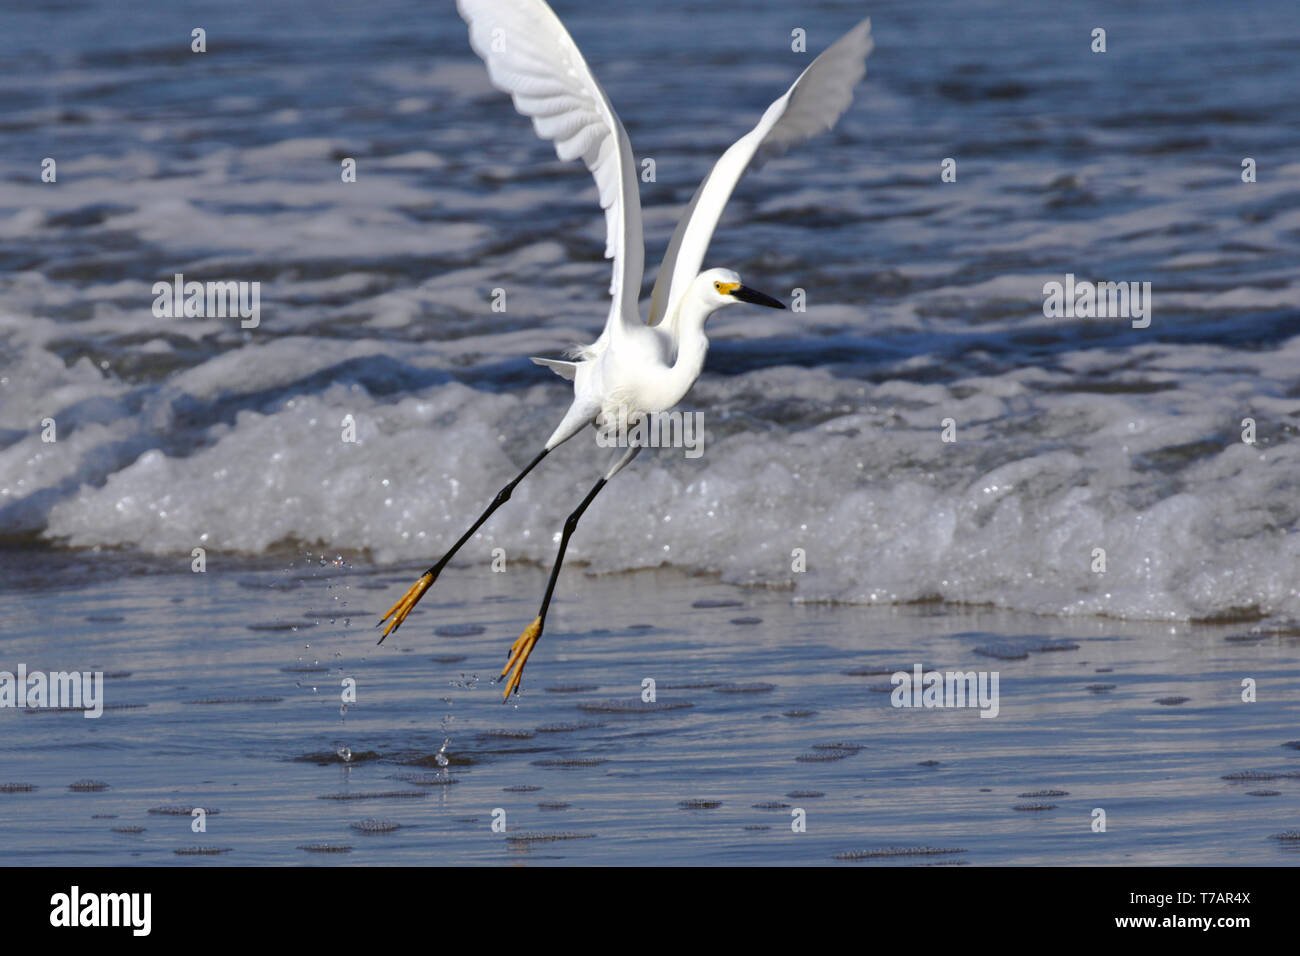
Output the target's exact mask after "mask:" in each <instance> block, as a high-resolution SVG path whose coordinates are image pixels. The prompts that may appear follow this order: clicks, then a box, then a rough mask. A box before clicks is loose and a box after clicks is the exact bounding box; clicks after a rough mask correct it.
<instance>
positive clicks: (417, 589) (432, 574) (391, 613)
mask: <svg viewBox="0 0 1300 956" xmlns="http://www.w3.org/2000/svg"><path fill="white" fill-rule="evenodd" d="M549 451H550V449H548V448H543V449H542V450H541V451H540V452H538V453H537V457H536V458H534V459H533V460H532V461H530V462H529V463H528V464H527V465H526V466H524V470H523V471H521V472H520V473H519V474H518V475H516V476H515V477H514V479H513V480H512V481H510V482H508V483H507V484H506V486H505V487H504V488H502V489H501V490H500V491H498V492H497V496H496V497H495V498H493V499H492V503H491V504H490V505H488V506H487V510H486V511H484V512H483V513H482V514H481V515H479V516H478V520H477V521H475V522H474V523H473V524H472V525H470V529H469V530H468V531H466V532H465V533H464V534H463V535H461V536H460V540H459V541H457V542H456V543H455V544H453V545H452V546H451V549H450V550H449V551H448V552H447V553H446V554H444V555H443V556H442V557H441V558H439V559H438V563H437V564H435V565H434V566H433V567H431V568H429V570H428V571H425V572H424V574H422V575H420V578H419V580H418V581H416V582H415V583H414V584H413V585H411V587H410V589H409V590H408V591H407V592H406V593H405V594H404V595H402V598H401V600H399V601H398V602H397V603H396V604H394V605H393V606H392V607H391V608H389V609H388V613H387V614H385V615H384V616H383V617H381V618H380V619H379V624H383V623H384V621H387V620H388V619H389V618H390V617H392V619H393V621H392V623H391V624H389V625H388V627H386V628H385V629H384V633H383V635H382V636H381V637H380V638H379V643H380V644H382V643H384V638H386V637H388V635H389V634H391V633H393V631H395V630H397V629H398V628H399V627H401V626H402V622H403V621H405V620H406V616H407V615H408V614H410V613H411V608H413V607H415V605H416V604H417V603H419V600H420V598H422V597H424V592H425V591H427V590H429V588H430V586H432V584H433V582H434V581H435V580H437V578H438V575H439V574H441V573H442V569H443V568H445V567H446V566H447V562H448V561H450V560H451V559H452V557H453V556H454V555H455V554H456V552H457V551H459V550H460V549H461V548H462V547H464V545H465V542H466V541H468V540H469V539H470V538H472V537H474V532H475V531H477V530H478V529H479V528H480V527H481V526H482V524H483V522H484V521H487V519H488V518H490V517H491V516H492V512H494V511H496V510H497V509H498V508H500V507H501V506H502V505H503V504H505V503H506V502H507V501H509V500H510V495H511V493H512V492H513V491H514V490H515V486H516V485H518V484H519V482H521V481H523V480H524V478H525V477H526V476H527V474H528V473H529V472H530V471H532V470H533V469H534V468H536V467H537V463H538V462H540V461H541V460H542V459H543V458H545V457H546V455H547V453H548V452H549ZM379 624H376V625H375V627H378V626H379Z"/></svg>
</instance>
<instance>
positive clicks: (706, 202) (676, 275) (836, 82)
mask: <svg viewBox="0 0 1300 956" xmlns="http://www.w3.org/2000/svg"><path fill="white" fill-rule="evenodd" d="M871 48H872V42H871V21H870V20H863V21H862V22H861V23H859V24H858V25H857V26H855V27H854V28H853V29H851V30H850V31H849V32H848V33H846V34H844V36H842V37H840V38H839V39H838V40H836V41H835V42H834V43H833V44H831V46H830V47H828V48H827V49H826V50H825V51H823V52H822V54H821V56H819V57H817V59H815V60H813V61H812V63H811V64H809V66H808V68H807V69H806V70H804V71H803V73H801V74H799V78H798V79H797V80H795V81H794V85H793V86H791V87H790V89H789V90H787V91H786V94H785V95H784V96H782V97H781V98H780V99H779V100H777V101H776V102H775V103H773V104H772V105H771V106H769V107H768V108H767V110H766V111H765V112H764V113H763V118H762V119H760V120H759V121H758V125H757V126H755V127H754V128H753V129H752V130H750V131H749V132H748V133H746V134H745V135H744V136H742V137H741V138H740V139H738V140H736V142H735V143H733V144H732V146H731V148H730V149H728V150H727V151H726V152H725V153H723V154H722V157H721V158H720V159H719V160H718V161H717V162H716V163H714V164H713V169H711V170H710V171H709V174H708V175H707V176H706V177H704V182H702V183H700V188H699V189H697V190H696V191H695V195H694V196H693V197H691V203H690V205H689V206H688V207H687V208H686V212H685V213H684V214H683V216H682V218H681V221H680V222H678V223H677V228H676V229H675V230H674V231H673V237H672V239H671V240H670V241H669V243H668V252H667V253H666V254H665V255H664V263H663V265H662V266H661V267H660V268H659V275H658V277H657V278H656V279H655V287H654V292H653V293H651V296H650V320H649V321H650V324H651V325H657V324H659V323H660V322H661V321H662V320H663V318H664V317H665V316H668V315H672V314H673V312H674V310H676V308H677V306H678V305H679V304H680V303H681V300H682V296H684V295H685V294H686V287H687V286H689V285H690V284H691V282H693V281H694V279H695V277H696V276H697V275H699V274H700V266H701V265H702V264H703V263H704V255H705V253H706V252H708V250H709V241H710V240H711V239H712V238H713V230H714V229H716V228H717V225H718V220H719V219H720V218H721V217H722V210H723V208H724V207H725V206H726V205H727V200H728V199H730V198H731V193H732V190H734V189H735V188H736V183H738V182H739V181H740V177H741V176H743V175H744V174H745V170H746V169H748V168H749V167H750V166H751V165H752V166H754V167H755V168H757V167H758V166H760V165H761V164H762V163H763V161H764V160H766V159H767V158H768V157H770V156H776V155H780V154H781V153H783V152H785V151H786V150H787V149H788V148H789V147H791V146H793V145H794V144H796V143H802V142H803V141H804V140H806V139H810V138H811V137H813V136H815V135H817V134H818V133H820V132H823V131H824V130H828V129H830V128H831V127H832V126H834V125H835V123H836V122H837V121H838V120H839V118H840V117H841V116H842V115H843V114H844V111H845V110H847V109H848V108H849V104H850V103H851V102H852V101H853V87H855V86H857V84H858V81H859V80H861V79H862V77H863V76H864V75H865V74H866V72H867V63H866V61H867V56H868V55H869V54H870V53H871Z"/></svg>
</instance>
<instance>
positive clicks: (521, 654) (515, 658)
mask: <svg viewBox="0 0 1300 956" xmlns="http://www.w3.org/2000/svg"><path fill="white" fill-rule="evenodd" d="M541 636H542V619H541V618H540V617H537V618H533V623H532V624H529V625H528V626H527V627H526V628H524V633H522V634H520V635H519V640H517V641H515V642H514V644H512V645H511V646H510V659H509V660H508V661H506V666H505V667H503V668H501V677H498V678H497V680H501V679H502V678H503V677H505V676H506V673H507V672H510V679H509V680H508V681H506V690H505V693H504V694H502V695H501V699H502V700H509V699H510V695H511V694H513V693H517V692H518V690H519V680H520V678H521V677H523V676H524V665H525V664H527V663H528V655H529V654H531V653H532V652H533V648H534V647H536V646H537V639H538V638H539V637H541ZM511 668H514V670H513V671H511Z"/></svg>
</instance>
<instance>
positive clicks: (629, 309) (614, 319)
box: [376, 0, 872, 700]
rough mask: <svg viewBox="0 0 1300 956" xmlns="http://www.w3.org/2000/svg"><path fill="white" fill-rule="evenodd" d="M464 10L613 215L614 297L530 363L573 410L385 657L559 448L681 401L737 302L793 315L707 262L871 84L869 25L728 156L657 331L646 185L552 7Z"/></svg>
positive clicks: (394, 616)
mask: <svg viewBox="0 0 1300 956" xmlns="http://www.w3.org/2000/svg"><path fill="white" fill-rule="evenodd" d="M457 8H458V9H459V11H460V15H461V16H462V17H463V18H464V20H465V22H466V23H468V24H469V39H470V45H471V46H472V47H473V48H474V52H475V53H477V54H478V55H479V56H480V57H482V59H483V61H484V63H486V64H487V69H488V75H489V77H490V78H491V80H492V83H493V85H494V86H496V87H497V88H498V89H500V90H502V91H504V92H506V93H509V94H510V95H511V97H512V99H513V100H514V105H515V109H517V110H518V111H519V112H520V113H522V114H523V115H524V116H527V117H529V118H530V119H531V120H532V121H533V127H534V129H535V130H536V131H537V134H538V135H539V136H541V137H542V138H543V139H546V140H550V141H553V142H554V144H555V151H556V154H557V155H558V156H559V157H560V159H563V160H571V159H576V158H578V157H582V160H583V162H584V163H585V164H586V166H587V169H588V170H590V171H591V174H592V175H593V176H594V177H595V180H596V186H597V189H598V191H599V194H600V205H601V207H602V208H603V209H604V210H605V227H606V245H605V257H606V258H610V259H613V260H614V263H613V279H612V281H611V282H610V287H609V293H610V295H611V296H612V297H613V301H612V303H611V304H610V309H609V317H608V318H607V319H606V321H605V328H604V331H602V332H601V334H600V337H599V338H597V339H596V341H595V342H594V343H592V344H591V345H588V346H584V347H581V348H578V349H575V350H574V351H573V353H572V355H571V357H572V360H571V361H565V360H558V359H544V358H534V359H533V361H534V362H536V363H537V364H539V365H543V366H545V367H547V368H549V369H551V370H552V371H554V372H555V373H556V374H558V375H561V376H563V377H564V378H566V379H570V380H571V381H572V382H573V403H572V404H571V405H570V406H569V410H568V412H567V413H566V414H565V416H564V418H563V420H562V421H561V422H560V424H559V425H558V426H557V427H556V429H555V431H554V432H552V433H551V437H550V438H548V439H547V440H546V444H545V445H544V446H543V447H542V450H541V451H540V452H538V453H537V456H536V457H535V458H533V460H532V461H530V462H529V463H528V464H527V466H525V467H524V470H523V471H521V472H520V473H519V474H518V475H516V476H515V478H514V479H513V480H511V481H510V482H509V483H508V484H507V485H506V486H505V487H504V488H502V489H501V490H500V491H499V492H498V493H497V496H496V497H495V498H494V499H492V503H491V504H489V505H488V507H487V510H485V511H484V512H483V513H482V514H481V515H479V518H478V520H477V521H475V522H474V524H473V525H471V526H470V529H469V530H468V531H466V532H465V533H464V534H463V535H461V537H460V539H459V540H458V541H457V542H456V543H455V544H453V545H452V546H451V549H450V550H449V551H448V552H447V553H446V554H444V555H443V556H442V557H441V558H440V559H439V560H438V563H437V564H435V565H434V566H433V567H431V568H429V570H428V571H426V572H424V574H423V575H421V576H420V578H419V580H417V581H416V582H415V584H413V585H412V586H411V588H410V589H409V590H408V591H407V592H406V593H405V594H404V595H403V596H402V598H401V600H399V601H398V602H397V603H396V604H394V605H393V606H392V607H391V608H389V610H388V613H387V614H385V615H384V616H383V618H381V619H380V621H379V624H380V625H382V624H383V623H384V621H389V624H388V627H386V628H385V629H384V633H383V635H382V636H381V637H380V638H379V642H380V643H381V644H382V643H383V641H384V638H386V637H388V635H389V634H391V633H392V632H393V631H395V630H397V628H399V627H400V626H401V624H402V622H403V621H404V620H406V616H407V615H408V614H410V613H411V609H412V608H413V607H415V605H416V603H417V602H418V601H419V600H420V598H421V597H423V596H424V593H425V592H426V591H427V590H429V588H430V586H432V584H433V582H434V581H435V580H436V579H437V577H438V574H439V573H440V572H441V571H442V569H443V568H444V567H445V566H446V564H447V562H448V561H450V560H451V558H452V556H453V555H454V554H456V552H457V551H459V550H460V548H461V547H462V546H463V545H464V544H465V542H467V541H468V540H469V539H470V538H471V537H472V536H473V534H474V533H475V532H476V531H477V530H478V529H479V527H480V526H481V525H482V524H483V522H485V521H486V520H487V519H488V518H489V517H490V516H491V515H492V513H493V512H494V511H496V510H497V508H499V507H501V505H503V504H505V503H506V502H507V501H509V500H510V495H511V492H513V491H514V489H515V487H516V486H517V485H518V484H519V483H520V482H521V481H523V480H524V478H525V477H526V476H527V475H528V473H529V472H531V471H532V470H533V469H534V468H535V467H537V465H538V463H539V462H540V461H541V460H542V459H543V458H545V457H546V456H547V454H549V453H550V452H551V451H552V449H554V448H555V447H556V446H557V445H560V444H562V443H563V442H566V441H568V440H569V439H570V438H572V437H573V436H574V435H576V434H578V432H580V431H582V430H583V429H584V428H586V427H587V426H588V425H596V426H597V427H600V425H601V423H608V422H612V421H614V420H617V419H619V417H620V416H622V420H623V421H635V420H637V419H638V418H640V417H641V416H644V415H647V414H654V413H658V412H663V411H667V410H668V409H670V408H672V407H673V406H674V405H676V404H677V403H678V402H680V401H681V400H682V398H683V397H685V395H686V393H687V392H688V391H689V390H690V388H691V386H692V385H693V384H694V383H695V380H696V379H697V378H698V377H699V375H700V371H701V370H702V369H703V367H704V356H705V354H706V353H707V351H708V347H709V340H708V338H706V337H705V334H704V325H705V322H706V321H707V320H708V318H709V317H710V316H711V315H712V314H713V313H714V312H716V311H718V310H719V309H723V308H726V307H727V306H730V305H735V304H737V303H740V302H748V303H752V304H755V305H763V306H769V307H771V308H777V309H783V308H785V306H784V305H782V304H781V303H780V302H778V301H777V300H776V299H773V298H771V297H770V296H767V295H764V294H763V293H761V292H755V291H754V290H753V289H750V288H749V287H747V286H746V285H744V284H743V283H742V282H741V280H740V276H738V275H736V273H734V272H732V271H731V270H730V269H709V270H707V271H704V272H701V271H700V267H701V265H702V264H703V261H704V255H705V253H706V252H707V250H708V247H709V241H710V239H711V238H712V236H713V231H714V229H715V228H716V226H717V224H718V219H719V218H720V217H721V215H722V210H723V207H724V206H726V204H727V200H728V199H729V198H730V197H731V193H732V190H733V189H734V188H735V186H736V183H737V182H738V181H739V180H740V177H741V176H742V175H743V174H744V172H745V170H746V169H747V168H748V167H750V166H755V167H757V166H758V165H759V164H760V163H761V162H762V161H763V160H765V159H767V158H768V157H770V156H773V155H777V154H780V153H782V152H784V151H785V150H786V149H787V148H788V147H790V146H792V145H794V144H795V143H799V142H803V141H804V140H806V139H809V138H811V137H812V136H814V135H816V134H817V133H819V132H822V131H823V130H827V129H830V128H831V127H832V126H834V125H835V123H836V121H837V120H839V118H840V116H842V115H843V113H844V111H845V110H846V109H848V106H849V103H850V102H851V101H852V99H853V87H854V86H856V85H857V83H858V81H859V80H861V79H862V77H863V75H864V74H865V73H866V59H867V55H868V54H869V53H870V52H871V48H872V41H871V21H870V20H863V21H862V22H861V23H859V24H858V25H857V26H855V27H853V29H851V30H849V32H848V33H846V34H844V36H843V37H841V38H840V39H839V40H837V41H836V42H835V43H834V44H833V45H831V46H830V47H829V48H827V49H826V50H825V52H823V53H822V54H821V55H820V56H819V57H817V59H815V60H814V61H813V62H812V63H811V64H810V65H809V66H808V68H807V69H805V70H804V71H803V73H801V74H800V75H799V78H798V79H796V80H795V81H794V85H792V86H791V87H790V89H789V90H787V91H786V93H785V95H784V96H782V97H781V98H780V99H778V100H776V101H775V102H774V103H772V105H770V106H769V107H768V108H767V110H766V111H765V112H764V113H763V116H762V118H761V119H760V120H759V121H758V125H756V126H755V127H754V128H753V129H752V130H750V131H749V132H748V133H746V134H745V135H744V136H742V137H741V138H740V139H739V140H737V141H736V142H735V143H734V144H733V145H732V146H731V147H730V148H729V149H728V150H727V151H726V152H725V153H723V154H722V157H721V158H720V159H719V160H718V161H717V162H716V163H715V164H714V166H713V169H712V170H711V171H710V172H709V174H708V176H706V177H705V179H704V182H702V183H701V184H700V186H699V188H698V189H697V190H696V191H695V195H694V197H693V198H692V199H691V202H690V205H689V206H688V207H687V208H686V212H685V214H684V215H683V216H682V218H681V221H680V222H679V223H678V224H677V228H676V230H674V232H673V235H672V239H671V240H670V241H669V243H668V251H667V253H666V254H665V256H664V261H663V265H662V266H661V267H660V269H659V276H658V278H657V279H656V281H655V285H654V289H653V291H652V293H651V296H650V312H649V318H648V321H642V318H641V312H640V308H639V305H638V302H637V299H638V297H639V295H640V291H641V273H642V269H643V267H644V263H645V247H644V245H643V243H642V236H641V201H640V198H639V196H638V193H637V189H638V181H637V176H636V170H635V166H634V163H633V157H632V146H631V143H629V142H628V138H627V132H626V130H624V129H623V124H622V122H620V120H619V118H618V116H617V114H615V112H614V110H613V107H611V106H610V103H609V98H608V97H607V96H606V95H605V91H604V90H603V89H601V86H600V84H599V83H597V82H596V78H595V77H594V76H592V74H591V70H590V69H589V68H588V67H587V64H586V62H585V61H584V60H583V58H582V54H581V53H580V52H579V51H578V47H577V45H576V44H575V43H574V42H573V38H572V37H570V36H569V33H568V31H567V30H565V28H564V26H563V24H561V23H560V20H559V18H558V17H557V16H556V15H555V13H554V11H552V10H551V8H550V7H549V6H547V5H546V3H544V2H543V0H457ZM640 450H641V449H640V446H639V445H635V444H632V445H630V447H628V448H627V449H626V450H620V452H619V454H618V455H617V457H616V460H615V461H614V463H613V465H612V467H610V468H609V469H608V470H607V471H606V472H605V473H604V474H603V475H602V476H601V477H600V479H599V480H598V481H597V482H596V484H595V485H594V486H593V487H592V489H591V490H590V491H589V492H587V496H586V497H585V498H583V499H582V502H581V504H579V505H578V507H577V508H576V509H575V510H574V511H573V513H572V514H570V515H569V517H568V518H567V519H566V520H565V522H564V528H563V531H562V533H561V535H560V546H559V551H558V553H557V554H556V556H555V564H554V565H553V566H552V568H551V577H550V580H549V581H548V582H547V585H546V593H545V595H544V596H543V598H542V604H541V608H540V610H539V611H538V613H537V617H536V618H534V619H533V621H532V623H531V624H529V625H528V627H526V628H525V629H524V632H523V633H522V634H521V635H520V636H519V639H518V640H516V641H515V642H514V645H513V646H512V647H511V648H510V655H509V659H508V660H507V661H506V665H505V667H504V668H502V670H501V676H500V678H498V679H505V678H506V676H507V674H508V675H509V679H508V680H506V685H505V691H504V693H503V694H502V697H503V699H505V700H508V699H509V698H510V695H511V694H512V693H517V692H518V689H519V681H520V679H521V677H522V676H523V671H524V665H525V664H527V662H528V657H529V655H530V654H532V652H533V648H534V647H536V645H537V641H538V639H539V638H540V637H541V636H542V628H543V627H544V626H545V624H546V612H547V610H548V608H549V607H550V603H551V596H552V595H553V594H554V592H555V582H556V579H557V578H558V577H559V574H560V566H561V564H562V563H563V562H564V552H565V549H566V548H567V547H568V545H569V538H570V537H572V535H573V532H574V529H575V528H576V527H577V526H578V521H579V519H581V517H582V514H583V512H584V511H586V510H587V506H588V505H590V504H591V502H592V500H593V499H595V497H596V495H598V494H599V493H600V490H601V489H602V488H603V487H604V486H605V484H606V483H607V482H608V481H609V480H610V479H611V478H613V477H614V476H615V475H616V474H618V472H619V471H620V470H621V469H622V468H623V467H624V466H626V465H627V464H628V462H630V461H631V460H632V459H633V458H635V457H636V455H637V453H638V452H639V451H640ZM390 618H391V621H390V620H389V619H390ZM376 626H379V625H376Z"/></svg>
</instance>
